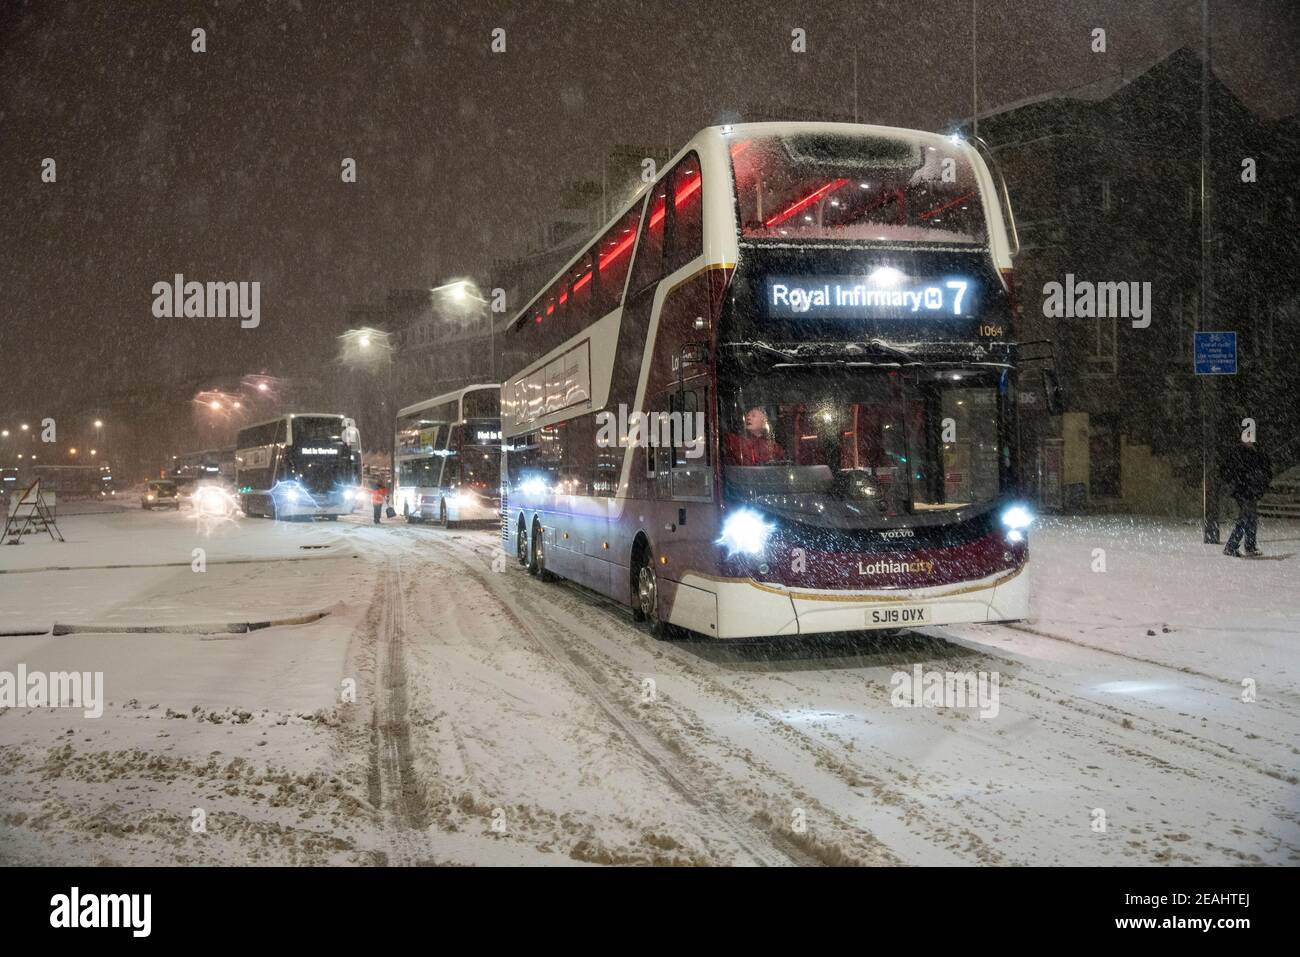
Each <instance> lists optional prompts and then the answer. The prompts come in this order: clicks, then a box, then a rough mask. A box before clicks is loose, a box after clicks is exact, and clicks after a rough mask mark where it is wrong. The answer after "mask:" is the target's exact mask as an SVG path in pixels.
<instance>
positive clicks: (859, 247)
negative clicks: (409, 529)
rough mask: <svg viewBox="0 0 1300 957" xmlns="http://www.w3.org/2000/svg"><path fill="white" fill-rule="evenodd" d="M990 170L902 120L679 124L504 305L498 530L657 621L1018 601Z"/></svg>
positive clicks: (958, 613)
mask: <svg viewBox="0 0 1300 957" xmlns="http://www.w3.org/2000/svg"><path fill="white" fill-rule="evenodd" d="M994 172H995V170H991V169H990V166H989V165H988V164H987V163H986V162H985V159H984V156H983V155H982V154H981V151H980V150H979V149H978V148H977V147H976V146H975V145H972V144H971V143H969V142H966V141H963V140H960V139H956V138H952V137H947V136H941V135H938V134H933V133H924V132H919V131H913V130H902V129H894V128H889V127H873V126H858V125H849V124H810V123H788V124H786V123H771V124H752V125H737V126H734V127H714V128H710V129H706V130H704V131H702V132H701V133H699V134H698V135H697V136H696V137H694V138H693V139H692V140H691V141H690V142H689V143H688V144H687V145H686V147H685V148H684V149H683V150H682V151H681V152H680V153H679V154H678V155H677V156H676V157H675V158H674V160H673V161H672V163H671V164H670V165H669V167H668V168H667V169H666V171H665V172H664V173H663V174H661V175H660V176H659V178H658V179H657V180H656V181H655V182H654V183H653V185H651V186H650V188H649V189H648V190H646V191H644V192H643V193H642V194H641V195H640V196H639V197H638V199H637V200H636V201H635V202H634V203H633V204H632V205H631V206H630V207H629V208H627V209H626V210H625V211H624V212H623V213H621V214H619V215H618V216H617V217H615V219H614V220H613V221H612V222H611V223H610V224H609V225H608V226H607V227H606V229H605V231H604V232H603V233H602V234H601V235H600V236H598V237H597V238H596V239H595V240H594V241H593V242H592V243H591V244H590V246H589V247H588V248H586V249H585V250H583V252H582V253H580V254H579V255H578V256H577V257H576V258H575V259H574V260H572V262H571V263H570V264H569V265H568V266H567V267H566V268H565V269H564V270H563V271H562V272H561V273H560V274H559V275H558V276H556V277H555V279H554V280H553V281H552V282H551V283H550V284H549V285H548V286H547V288H545V289H544V290H542V292H540V293H539V294H538V295H537V296H536V297H535V298H534V299H533V300H532V301H531V302H530V303H529V304H528V305H527V306H526V307H525V308H524V309H523V310H522V311H521V312H520V313H519V314H518V315H517V316H516V317H515V318H514V319H513V320H512V322H511V323H510V325H509V327H508V329H507V332H506V335H507V336H508V337H509V338H510V340H511V341H510V342H509V344H508V346H507V347H506V348H507V349H508V350H509V351H511V352H516V353H523V354H527V355H532V356H535V357H536V358H535V360H534V361H532V362H530V363H528V364H527V365H526V366H524V367H523V368H519V369H515V370H513V371H512V372H511V374H510V375H509V377H508V378H507V379H506V380H505V382H504V384H503V386H502V423H503V432H504V436H505V437H504V449H505V452H504V461H505V463H506V482H505V484H504V487H503V492H504V494H505V495H506V499H505V502H504V504H503V508H502V515H503V519H504V521H503V527H502V537H503V539H504V545H505V547H506V548H507V549H509V550H510V551H513V552H514V553H515V554H516V555H517V556H518V559H519V561H520V562H521V563H522V564H525V565H527V566H528V568H529V569H530V570H531V571H532V572H534V573H535V574H538V575H539V576H540V577H549V576H553V575H560V576H563V577H566V578H569V579H573V580H575V581H577V582H579V583H581V584H583V585H586V586H587V587H589V588H592V589H594V590H596V591H598V592H601V593H603V594H605V595H608V596H610V597H612V598H614V599H616V600H618V601H621V602H624V603H626V604H628V605H630V606H631V607H632V610H633V612H634V614H635V616H636V617H638V618H640V619H644V620H646V621H648V622H650V624H651V626H652V630H653V631H654V632H656V633H663V632H665V631H667V630H669V626H678V627H679V628H683V629H687V630H689V631H692V632H697V633H700V634H703V635H707V636H714V637H722V638H739V637H749V636H762V635H791V634H816V633H824V632H835V631H853V630H858V629H864V628H867V629H870V628H877V629H891V628H898V627H906V626H911V625H925V624H943V623H952V622H970V621H999V620H1008V619H1016V618H1021V617H1023V616H1024V615H1025V614H1026V613H1027V605H1028V591H1027V576H1026V575H1024V571H1025V567H1026V562H1027V560H1028V545H1027V539H1026V529H1027V526H1028V525H1029V523H1030V520H1031V516H1030V514H1029V512H1028V510H1027V509H1026V508H1025V507H1024V506H1023V505H1022V504H1021V503H1020V502H1019V501H1018V494H1017V456H1018V449H1017V422H1016V383H1017V377H1018V368H1019V365H1020V364H1021V363H1022V361H1023V360H1024V357H1023V356H1022V354H1021V350H1020V347H1019V346H1018V345H1017V343H1016V341H1015V307H1014V301H1015V300H1014V291H1013V287H1012V282H1011V259H1012V255H1013V252H1014V250H1013V244H1014V237H1015V229H1014V224H1013V222H1012V220H1011V214H1010V209H1009V206H1008V205H1007V204H1006V202H1005V189H1004V188H1002V187H1001V183H1000V181H999V180H995V178H994Z"/></svg>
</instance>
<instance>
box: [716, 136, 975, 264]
mask: <svg viewBox="0 0 1300 957" xmlns="http://www.w3.org/2000/svg"><path fill="white" fill-rule="evenodd" d="M731 161H732V168H733V170H734V172H735V182H736V198H737V200H738V202H739V207H740V231H741V235H742V236H743V237H744V238H746V239H776V240H786V241H791V242H798V241H801V240H810V239H811V240H826V239H831V240H852V241H857V242H863V241H873V240H874V241H884V242H931V243H962V244H971V245H982V244H984V243H986V242H987V239H988V235H987V230H986V227H985V222H984V209H983V205H982V203H981V201H980V193H979V186H978V184H977V181H976V179H975V170H974V168H973V167H972V165H971V163H970V160H969V159H968V158H967V148H966V147H964V146H962V145H961V144H958V143H950V142H948V141H943V143H942V145H938V144H933V145H932V144H930V143H926V142H923V141H919V140H916V139H913V138H911V137H906V136H881V135H875V134H873V135H847V134H839V133H835V134H825V133H800V134H796V135H792V136H755V137H750V138H748V139H739V140H737V141H735V142H733V143H732V144H731Z"/></svg>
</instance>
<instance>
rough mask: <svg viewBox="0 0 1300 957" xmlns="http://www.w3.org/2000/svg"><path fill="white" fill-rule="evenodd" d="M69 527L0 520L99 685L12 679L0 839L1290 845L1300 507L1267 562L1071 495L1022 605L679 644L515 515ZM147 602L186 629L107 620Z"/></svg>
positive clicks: (238, 858)
mask: <svg viewBox="0 0 1300 957" xmlns="http://www.w3.org/2000/svg"><path fill="white" fill-rule="evenodd" d="M63 526H64V533H65V535H67V537H68V540H69V541H68V544H66V545H54V544H52V543H48V542H47V543H39V542H36V541H30V542H28V543H26V544H24V545H23V546H20V547H17V548H4V549H0V633H8V634H9V636H8V637H0V672H5V671H8V672H16V670H17V669H18V667H19V665H20V664H21V665H23V666H25V668H26V669H27V670H28V671H35V670H42V671H46V672H51V671H61V670H72V669H75V670H78V671H92V672H93V671H102V672H103V673H104V685H105V695H104V696H105V698H106V699H107V702H108V703H107V704H105V706H104V713H103V716H102V717H99V718H86V717H84V716H83V713H82V711H81V710H72V709H50V708H18V707H14V708H9V709H7V710H2V711H0V861H3V862H41V863H46V862H62V863H101V862H102V863H110V862H111V863H153V862H158V863H178V862H208V861H210V862H224V863H238V862H243V861H259V862H272V863H327V862H329V863H385V862H386V863H394V864H402V863H416V862H450V863H490V864H496V863H516V862H517V863H553V864H559V863H571V864H583V863H596V864H599V863H682V864H691V863H737V864H759V865H785V864H813V863H832V864H834V863H863V864H894V863H905V864H981V863H982V864H1020V863H1084V864H1162V863H1194V864H1224V863H1227V864H1233V863H1269V864H1294V863H1296V862H1297V860H1300V820H1298V814H1300V797H1298V795H1300V789H1298V788H1297V786H1296V785H1297V777H1296V775H1297V768H1298V767H1300V761H1298V760H1297V756H1298V754H1300V752H1298V751H1297V744H1300V687H1297V682H1298V679H1300V667H1298V666H1300V561H1298V560H1297V559H1296V558H1295V557H1294V556H1292V555H1289V554H1288V549H1289V548H1294V547H1295V544H1296V542H1297V541H1300V526H1296V525H1291V526H1282V525H1277V524H1272V525H1270V526H1267V527H1266V529H1265V534H1264V535H1263V541H1262V544H1263V546H1264V548H1265V549H1266V550H1268V551H1269V552H1270V553H1272V554H1275V555H1279V556H1284V557H1280V558H1278V559H1277V560H1269V561H1251V562H1247V561H1244V560H1241V561H1233V560H1230V559H1227V558H1224V557H1223V556H1222V555H1219V554H1218V553H1217V551H1216V550H1214V549H1211V548H1210V547H1208V546H1202V545H1200V544H1199V543H1198V542H1197V541H1196V536H1195V529H1194V528H1193V527H1191V526H1187V525H1175V524H1171V523H1157V522H1154V521H1140V520H1132V521H1130V520H1120V519H1089V520H1071V521H1059V522H1055V523H1052V522H1049V523H1047V524H1046V525H1045V526H1044V527H1042V528H1041V529H1038V530H1036V533H1035V538H1034V540H1033V541H1034V545H1033V558H1032V562H1031V569H1032V570H1031V574H1032V582H1033V585H1034V594H1035V599H1034V616H1033V617H1032V618H1031V620H1029V621H1026V622H1024V623H1021V624H1017V625H1014V626H1005V625H971V626H962V627H946V628H934V629H925V630H923V631H918V632H907V633H903V634H900V635H896V636H892V637H884V636H881V635H874V634H869V633H864V634H853V635H843V636H833V637H821V638H816V639H807V638H805V639H801V640H795V639H783V640H779V641H776V640H773V641H760V642H744V643H739V644H721V643H716V642H714V643H711V642H704V641H699V642H696V641H670V642H664V641H656V640H655V639H653V638H652V637H650V636H649V635H648V634H647V633H646V632H644V631H643V630H642V629H640V628H639V627H638V626H636V625H634V624H633V622H632V621H631V617H630V615H629V614H628V613H627V612H626V611H625V610H624V609H622V608H619V607H617V606H615V605H613V604H611V603H608V602H605V601H603V600H601V599H599V598H596V597H595V596H593V595H591V594H590V593H587V592H585V591H582V590H580V589H578V588H575V587H573V586H570V585H567V584H564V583H556V582H542V581H538V580H536V579H534V578H531V577H529V576H528V575H527V573H526V572H524V571H523V570H521V569H520V568H518V566H516V565H515V564H514V562H513V561H510V562H508V563H503V562H501V561H500V560H496V561H495V562H494V559H497V556H498V552H499V543H498V541H497V539H496V537H495V533H494V532H493V531H490V530H459V531H451V532H446V531H442V530H439V529H436V528H424V527H409V526H405V525H384V526H382V527H379V528H375V527H373V526H370V525H366V524H363V523H362V522H361V521H359V520H345V521H343V522H340V523H338V524H316V525H290V524H281V523H271V522H266V521H257V520H240V521H239V522H237V523H233V524H230V525H225V526H221V527H219V528H217V529H215V530H213V531H211V532H210V533H207V532H200V531H199V530H197V529H196V526H195V524H194V522H193V520H192V519H190V517H189V516H188V515H187V514H186V513H180V514H154V513H140V512H134V511H131V512H121V513H107V514H98V515H84V516H70V517H68V518H66V519H65V520H64V522H63ZM195 548H202V549H203V550H204V551H203V553H202V557H203V562H204V565H203V567H204V570H203V571H202V572H197V571H195V570H194V567H195V566H194V564H193V563H194V561H195V559H194V549H195ZM1099 551H1100V553H1101V558H1102V563H1101V564H1100V565H1099V562H1098V552H1099ZM106 566H115V567H106ZM1102 568H1104V570H1101V569H1102ZM307 612H312V613H321V612H326V613H327V614H326V616H325V617H324V618H321V619H320V620H317V621H314V622H312V623H308V624H299V625H282V626H272V627H268V628H265V629H262V630H257V631H251V632H248V633H246V634H220V635H213V634H207V635H204V634H191V633H185V631H184V630H183V628H182V627H181V626H183V625H185V624H192V623H212V622H225V621H230V622H249V621H254V622H266V621H275V620H284V619H290V618H293V617H294V616H301V615H303V614H304V613H307ZM56 623H59V624H68V623H71V624H79V625H83V626H88V627H90V628H91V629H92V630H91V631H88V632H78V633H75V634H67V635H60V636H57V637H56V636H54V635H52V634H49V633H48V629H49V628H51V627H52V626H53V625H54V624H56ZM145 624H148V625H160V624H161V625H165V626H168V627H172V628H175V629H177V630H174V631H170V632H162V633H154V634H134V633H132V634H123V633H115V632H106V631H103V630H100V631H95V630H93V629H95V628H96V627H99V628H101V629H103V628H108V627H114V626H117V627H123V626H139V625H145ZM18 632H39V633H38V634H25V635H20V634H16V633H18ZM918 665H919V666H920V667H921V668H922V670H923V671H925V672H930V671H941V672H975V673H983V674H986V675H996V676H997V678H998V681H999V686H998V687H999V697H998V702H997V704H998V707H997V713H996V715H993V714H989V715H988V716H987V717H981V714H980V711H979V710H977V709H974V708H959V707H947V708H943V707H939V708H930V707H927V708H907V707H895V706H894V703H893V702H892V700H891V698H893V697H894V696H893V695H892V694H891V691H892V687H891V681H892V679H893V677H894V675H895V674H896V673H898V672H905V673H911V672H912V670H913V669H914V667H916V666H918ZM1252 691H1253V694H1252V693H1251V692H1252ZM353 694H354V695H355V700H354V701H352V700H345V699H346V698H350V697H352V696H353ZM1250 698H1253V700H1244V699H1250Z"/></svg>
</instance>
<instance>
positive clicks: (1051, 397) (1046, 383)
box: [1043, 369, 1065, 415]
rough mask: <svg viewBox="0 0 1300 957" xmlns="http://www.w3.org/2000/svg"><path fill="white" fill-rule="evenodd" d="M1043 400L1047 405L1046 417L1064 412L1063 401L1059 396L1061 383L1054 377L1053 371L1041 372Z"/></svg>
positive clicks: (1060, 395)
mask: <svg viewBox="0 0 1300 957" xmlns="http://www.w3.org/2000/svg"><path fill="white" fill-rule="evenodd" d="M1043 399H1044V400H1045V401H1046V403H1047V414H1048V415H1060V414H1061V413H1062V412H1064V411H1065V399H1064V397H1063V396H1062V394H1061V382H1060V380H1059V379H1057V377H1056V370H1055V369H1044V370H1043Z"/></svg>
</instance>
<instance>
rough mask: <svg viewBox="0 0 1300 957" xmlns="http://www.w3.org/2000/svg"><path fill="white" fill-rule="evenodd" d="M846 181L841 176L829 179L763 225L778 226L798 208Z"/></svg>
mask: <svg viewBox="0 0 1300 957" xmlns="http://www.w3.org/2000/svg"><path fill="white" fill-rule="evenodd" d="M847 182H848V180H847V179H844V178H843V177H840V178H839V179H835V180H831V181H830V182H829V183H827V184H826V185H825V186H823V187H822V188H821V189H819V190H817V191H816V192H813V193H809V194H808V195H807V196H805V197H804V198H803V199H801V200H799V201H798V202H797V203H794V204H793V205H792V206H790V207H788V208H787V209H785V210H784V211H783V212H780V213H777V214H776V215H775V216H773V217H772V218H771V219H769V220H767V222H765V223H763V225H764V226H765V227H768V228H771V227H772V226H779V225H780V224H781V223H783V222H785V221H786V220H787V219H789V218H790V217H791V216H793V215H794V214H795V213H797V212H799V211H800V210H804V209H807V208H808V207H809V206H811V205H812V204H813V203H815V202H817V200H819V199H821V198H822V197H823V196H825V195H826V194H827V193H829V192H831V191H833V190H837V189H839V188H840V187H841V186H843V185H844V184H845V183H847Z"/></svg>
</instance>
